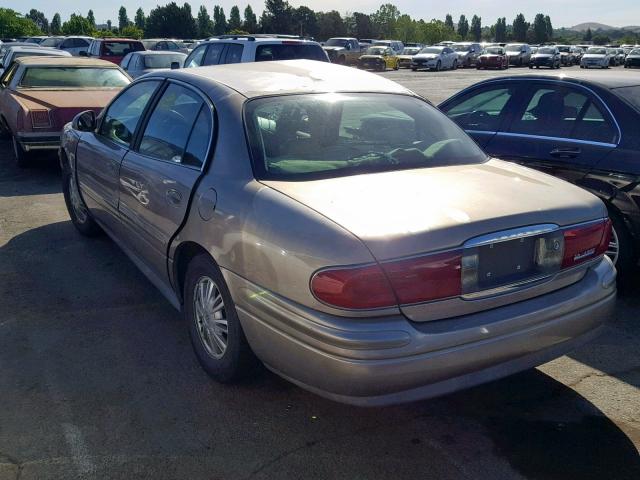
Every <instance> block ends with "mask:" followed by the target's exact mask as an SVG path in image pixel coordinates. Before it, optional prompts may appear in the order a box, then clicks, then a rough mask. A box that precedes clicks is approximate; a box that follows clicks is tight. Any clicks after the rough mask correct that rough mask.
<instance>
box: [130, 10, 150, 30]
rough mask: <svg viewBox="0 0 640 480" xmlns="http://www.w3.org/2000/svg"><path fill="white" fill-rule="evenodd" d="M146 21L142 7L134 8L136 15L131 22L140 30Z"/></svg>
mask: <svg viewBox="0 0 640 480" xmlns="http://www.w3.org/2000/svg"><path fill="white" fill-rule="evenodd" d="M146 21H147V19H146V17H145V16H144V10H142V8H138V10H136V16H135V18H134V20H133V23H134V24H135V26H136V27H137V28H139V29H140V30H144V26H145V23H146Z"/></svg>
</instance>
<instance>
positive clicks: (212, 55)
mask: <svg viewBox="0 0 640 480" xmlns="http://www.w3.org/2000/svg"><path fill="white" fill-rule="evenodd" d="M223 49H224V43H214V44H211V45H209V49H208V50H207V54H206V55H205V57H204V63H203V65H217V64H218V62H219V61H220V54H221V53H222V50H223Z"/></svg>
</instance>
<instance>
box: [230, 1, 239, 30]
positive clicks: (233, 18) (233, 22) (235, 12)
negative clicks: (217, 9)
mask: <svg viewBox="0 0 640 480" xmlns="http://www.w3.org/2000/svg"><path fill="white" fill-rule="evenodd" d="M227 28H228V29H229V30H240V29H241V28H242V20H241V19H240V9H239V8H238V6H237V5H234V6H233V7H231V10H229V23H228V25H227Z"/></svg>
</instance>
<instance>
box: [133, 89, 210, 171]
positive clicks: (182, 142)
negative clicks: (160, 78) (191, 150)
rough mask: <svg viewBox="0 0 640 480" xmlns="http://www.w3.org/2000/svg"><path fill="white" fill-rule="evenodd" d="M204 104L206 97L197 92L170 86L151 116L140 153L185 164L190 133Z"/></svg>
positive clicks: (141, 142) (141, 143)
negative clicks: (184, 159)
mask: <svg viewBox="0 0 640 480" xmlns="http://www.w3.org/2000/svg"><path fill="white" fill-rule="evenodd" d="M202 104H203V101H202V99H201V98H200V96H199V95H198V94H196V93H195V92H193V91H191V90H189V89H187V88H184V87H181V86H179V85H169V87H168V88H167V89H166V90H165V91H164V93H163V94H162V98H160V101H159V102H158V104H157V105H156V107H155V109H154V110H153V113H152V114H151V116H150V117H149V122H148V123H147V126H146V127H145V129H144V134H143V136H142V140H141V141H140V147H139V151H140V153H141V154H143V155H148V156H150V157H154V158H158V159H160V160H167V161H171V162H174V163H183V156H184V151H185V148H186V145H187V142H188V140H189V135H190V133H191V130H192V128H193V124H194V122H195V120H196V117H197V116H198V114H199V113H200V109H201V107H202ZM184 163H186V162H184Z"/></svg>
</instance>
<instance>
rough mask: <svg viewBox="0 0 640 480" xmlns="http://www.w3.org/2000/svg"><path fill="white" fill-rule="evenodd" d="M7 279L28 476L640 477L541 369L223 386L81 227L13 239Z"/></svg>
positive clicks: (139, 281)
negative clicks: (374, 391)
mask: <svg viewBox="0 0 640 480" xmlns="http://www.w3.org/2000/svg"><path fill="white" fill-rule="evenodd" d="M0 276H1V278H2V282H0V306H1V307H0V312H1V313H0V365H1V366H2V375H0V405H3V408H2V409H0V426H2V428H1V429H0V464H2V458H3V455H4V456H6V457H7V458H12V459H15V460H14V461H15V463H16V464H20V465H25V466H24V468H25V469H27V470H28V469H33V470H32V471H31V472H30V473H31V475H27V473H28V472H27V471H26V470H25V472H24V476H25V478H38V476H39V478H45V477H46V478H70V477H74V478H75V476H76V475H77V472H78V469H80V470H81V471H84V470H82V469H85V470H86V471H91V472H93V473H94V475H92V478H116V477H117V478H127V473H131V472H133V471H135V472H136V474H137V475H141V476H143V477H147V478H148V477H153V478H190V479H195V478H203V479H204V478H248V477H250V476H252V477H255V478H300V477H301V476H302V474H304V476H305V478H328V477H330V478H408V479H409V478H411V479H415V478H420V479H428V478H437V479H443V478H444V479H449V478H451V479H455V478H480V477H486V478H491V479H499V478H505V479H506V478H517V477H518V476H522V477H525V478H540V479H563V480H564V479H569V478H580V479H601V478H616V479H626V478H629V479H638V478H640V458H639V457H638V451H637V449H636V447H635V446H634V444H633V443H632V441H631V440H630V439H629V438H628V437H627V435H625V433H624V432H623V431H621V430H620V429H619V428H618V426H617V425H616V424H615V423H613V422H612V421H611V420H610V419H609V418H607V417H606V416H605V415H604V414H603V413H602V412H601V411H600V410H598V408H596V407H595V406H594V405H593V404H592V403H590V402H589V401H588V400H587V399H585V398H584V397H583V396H581V395H579V394H578V393H576V392H575V391H574V390H572V389H571V388H569V387H567V386H565V385H563V384H562V383H560V382H558V381H556V380H554V379H553V378H552V377H551V376H548V375H546V374H544V373H542V372H540V371H539V370H530V371H527V372H524V373H522V374H519V375H515V376H512V377H510V378H507V379H504V380H500V381H496V382H493V383H490V384H486V385H482V386H479V387H475V388H473V389H470V390H467V391H462V392H458V393H455V394H452V395H448V396H446V397H442V398H437V399H432V400H428V401H422V402H417V403H413V404H409V405H401V406H395V407H387V408H376V409H364V408H356V407H352V406H347V405H341V404H338V403H334V402H331V401H328V400H325V399H322V398H320V397H318V396H316V395H313V394H311V393H308V392H306V391H304V390H301V389H299V388H297V387H295V386H293V385H291V384H289V383H288V382H286V381H284V380H282V379H280V378H279V377H277V376H275V375H273V374H271V373H269V372H266V371H265V372H263V373H262V374H261V375H259V376H258V377H257V378H255V379H253V380H251V381H247V382H245V383H242V384H238V385H220V384H217V383H215V382H213V381H212V380H210V379H209V378H208V377H207V375H206V374H205V373H204V372H203V371H202V369H201V368H200V367H199V366H198V364H197V361H196V360H195V357H194V355H193V353H192V351H191V346H190V344H189V338H188V333H187V329H186V328H185V325H184V324H183V322H182V321H180V315H179V314H178V313H177V312H176V311H175V310H174V309H173V308H172V307H171V306H170V305H169V304H168V303H167V302H166V301H165V300H164V299H163V298H162V297H161V296H160V294H159V293H158V292H157V291H156V290H155V288H154V287H153V286H151V284H150V283H149V282H148V281H147V280H146V279H145V278H144V277H143V276H142V274H140V273H139V272H138V271H137V269H136V268H135V267H134V266H133V264H132V263H131V262H130V261H129V260H128V259H127V258H126V257H125V256H124V254H122V253H121V251H120V250H119V249H118V248H117V247H116V246H115V244H113V242H111V241H110V240H109V239H107V238H106V237H101V238H95V239H86V238H84V237H81V236H80V235H78V234H77V232H76V231H75V229H74V228H73V226H72V224H71V222H69V221H65V222H59V223H53V224H49V225H46V226H43V227H39V228H34V229H32V230H29V231H27V232H25V233H23V234H20V235H17V236H15V237H13V238H12V239H10V240H9V242H8V243H7V244H6V245H4V246H2V247H0ZM70 432H71V433H70ZM70 436H71V437H72V438H71V440H70V439H69V438H70ZM78 445H81V447H82V448H81V449H80V453H78ZM43 457H46V458H55V459H56V461H55V462H53V463H48V464H46V465H45V466H42V467H41V468H43V469H44V470H40V471H38V470H37V469H38V468H40V467H39V466H41V465H44V464H41V463H39V462H40V461H41V460H42V458H43ZM78 458H81V459H82V462H80V463H79V464H78ZM78 465H79V466H78ZM0 466H1V465H0ZM66 469H68V470H66ZM87 469H88V470H87ZM129 478H130V477H129Z"/></svg>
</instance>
